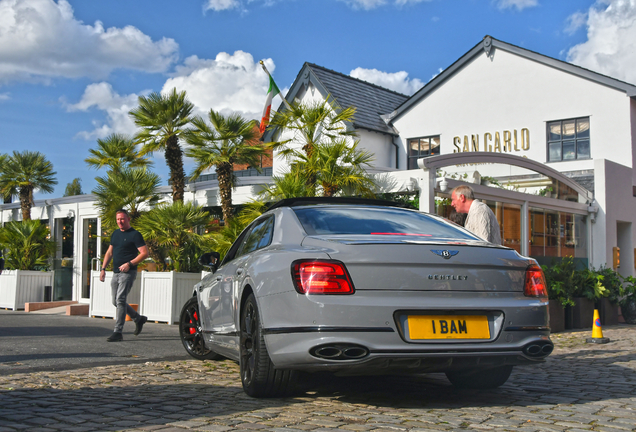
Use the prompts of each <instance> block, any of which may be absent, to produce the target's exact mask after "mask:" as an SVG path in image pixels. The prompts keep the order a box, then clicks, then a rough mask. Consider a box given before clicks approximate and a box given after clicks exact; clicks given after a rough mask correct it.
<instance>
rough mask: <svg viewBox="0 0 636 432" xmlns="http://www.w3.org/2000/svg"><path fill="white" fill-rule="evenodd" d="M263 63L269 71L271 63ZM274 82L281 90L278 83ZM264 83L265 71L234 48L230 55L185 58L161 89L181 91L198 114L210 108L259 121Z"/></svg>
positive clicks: (263, 100)
mask: <svg viewBox="0 0 636 432" xmlns="http://www.w3.org/2000/svg"><path fill="white" fill-rule="evenodd" d="M264 63H265V66H266V67H267V69H268V70H269V71H270V73H273V72H274V69H275V66H274V62H273V61H272V60H271V59H266V60H264ZM277 84H278V86H279V88H280V89H281V90H283V87H281V83H277ZM268 85H269V78H268V77H267V74H266V73H265V71H263V69H262V68H261V65H260V64H259V63H258V62H256V61H254V58H253V57H252V55H251V54H249V53H246V52H243V51H236V52H234V54H228V53H225V52H221V53H219V54H217V56H216V58H215V59H214V60H212V59H200V58H198V57H197V56H191V57H188V58H187V59H186V60H185V62H184V64H183V65H182V66H178V67H177V68H176V74H175V76H173V77H172V78H170V79H168V81H166V83H165V84H164V86H163V90H162V92H168V91H170V90H172V89H173V88H176V89H177V91H182V90H185V91H186V92H187V93H188V99H190V101H191V102H192V103H193V104H194V105H195V107H196V113H197V114H200V115H205V114H207V113H208V112H209V111H210V109H211V108H213V109H214V110H215V111H221V112H223V113H225V114H227V113H230V112H234V111H236V112H240V113H241V114H242V115H243V116H244V117H246V118H252V119H258V120H260V117H261V113H262V110H263V105H264V103H265V96H266V94H267V88H268Z"/></svg>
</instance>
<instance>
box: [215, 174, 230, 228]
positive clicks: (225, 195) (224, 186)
mask: <svg viewBox="0 0 636 432" xmlns="http://www.w3.org/2000/svg"><path fill="white" fill-rule="evenodd" d="M216 178H217V179H218V181H219V194H220V195H221V209H222V211H223V220H224V221H225V222H226V223H227V221H228V220H230V219H231V218H232V164H230V163H223V164H219V165H217V167H216Z"/></svg>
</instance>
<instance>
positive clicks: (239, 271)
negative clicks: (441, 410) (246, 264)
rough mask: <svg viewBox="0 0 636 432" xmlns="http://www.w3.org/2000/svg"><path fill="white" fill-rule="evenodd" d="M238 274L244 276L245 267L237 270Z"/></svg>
mask: <svg viewBox="0 0 636 432" xmlns="http://www.w3.org/2000/svg"><path fill="white" fill-rule="evenodd" d="M236 274H237V275H242V274H243V267H239V268H237V269H236Z"/></svg>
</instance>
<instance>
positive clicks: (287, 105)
mask: <svg viewBox="0 0 636 432" xmlns="http://www.w3.org/2000/svg"><path fill="white" fill-rule="evenodd" d="M259 63H260V64H261V67H262V68H263V70H264V71H265V73H267V75H269V77H270V78H271V79H272V81H273V80H274V78H273V77H272V74H270V73H269V71H268V70H267V68H266V67H265V63H263V60H260V61H259ZM278 95H279V96H280V98H281V99H282V100H283V103H284V104H285V106H286V107H287V109H289V110H291V109H292V107H291V105H289V102H287V99H285V96H283V93H282V92H278Z"/></svg>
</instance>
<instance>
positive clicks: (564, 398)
mask: <svg viewBox="0 0 636 432" xmlns="http://www.w3.org/2000/svg"><path fill="white" fill-rule="evenodd" d="M603 331H604V335H605V336H607V337H609V338H611V343H609V344H607V345H593V344H586V343H585V339H586V338H587V337H590V334H591V331H584V332H573V333H563V334H557V335H553V340H554V341H555V344H556V349H555V351H554V353H553V354H552V355H551V356H550V357H549V358H548V361H547V362H546V363H543V364H540V365H537V366H532V367H525V368H522V367H519V368H516V369H515V371H513V375H512V377H511V378H510V380H509V381H508V382H507V383H506V384H505V385H503V386H502V387H500V388H499V389H497V390H492V391H473V390H470V391H458V390H455V389H453V387H451V386H450V384H449V383H448V381H447V380H446V378H445V376H444V375H443V374H431V375H426V376H422V377H417V378H414V377H397V378H396V377H383V378H364V379H363V378H346V379H343V378H336V379H334V380H332V381H330V382H329V383H328V384H322V385H321V386H320V387H318V388H314V389H312V390H311V391H309V392H307V393H305V394H303V395H301V396H300V397H294V398H287V399H264V400H259V399H252V398H250V397H248V396H246V395H245V394H244V393H243V391H242V388H241V384H240V379H239V374H238V366H237V365H236V364H235V363H234V362H230V361H221V362H214V361H208V362H200V361H196V360H187V361H172V362H147V363H138V364H131V365H115V366H103V367H94V368H86V369H75V370H71V371H69V370H67V371H57V372H34V373H19V374H14V375H4V376H0V432H4V431H17V430H28V431H58V430H63V431H78V432H79V431H93V430H95V431H100V430H118V431H141V430H146V431H147V430H161V431H162V432H168V431H186V430H193V431H217V432H223V431H254V430H260V431H263V432H266V431H275V432H282V431H314V432H325V431H333V430H336V429H337V430H349V431H372V430H374V431H380V430H386V431H389V430H390V431H425V430H437V431H439V430H481V431H483V430H515V431H517V430H518V431H539V430H540V431H626V430H636V326H617V327H611V328H604V329H603Z"/></svg>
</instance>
